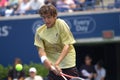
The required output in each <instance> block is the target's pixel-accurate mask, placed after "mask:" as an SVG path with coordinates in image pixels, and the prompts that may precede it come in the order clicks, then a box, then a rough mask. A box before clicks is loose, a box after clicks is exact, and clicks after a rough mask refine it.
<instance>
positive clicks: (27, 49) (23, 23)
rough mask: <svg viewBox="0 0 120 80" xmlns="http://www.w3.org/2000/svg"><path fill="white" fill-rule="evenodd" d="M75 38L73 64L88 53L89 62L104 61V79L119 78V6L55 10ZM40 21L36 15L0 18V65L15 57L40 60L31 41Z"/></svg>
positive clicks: (80, 62)
mask: <svg viewBox="0 0 120 80" xmlns="http://www.w3.org/2000/svg"><path fill="white" fill-rule="evenodd" d="M58 15H59V17H60V18H62V19H64V20H65V21H66V22H67V23H68V25H69V26H70V29H71V31H72V33H73V35H74V37H75V39H76V41H77V43H76V44H75V45H74V46H75V49H76V52H77V57H76V58H77V62H76V63H77V67H78V68H79V66H80V65H81V64H82V63H83V57H84V56H85V54H91V55H92V57H93V64H95V63H96V62H97V61H98V60H99V59H102V60H103V61H104V63H105V68H106V70H107V77H106V79H107V80H120V76H119V74H120V60H119V59H120V9H109V10H99V11H98V10H97V11H83V12H74V13H59V14H58ZM42 24H43V21H42V20H41V18H40V17H39V15H23V16H14V17H0V64H2V65H5V66H7V65H8V64H12V61H13V60H14V58H15V57H20V58H21V59H22V61H23V63H26V64H28V63H30V62H31V61H32V62H35V63H40V59H39V57H38V53H37V50H36V48H35V46H34V45H33V43H34V33H35V30H36V28H37V27H38V26H40V25H42Z"/></svg>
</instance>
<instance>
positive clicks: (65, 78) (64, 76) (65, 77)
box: [61, 72, 85, 80]
mask: <svg viewBox="0 0 120 80" xmlns="http://www.w3.org/2000/svg"><path fill="white" fill-rule="evenodd" d="M61 77H62V78H63V79H64V80H68V79H67V78H70V80H85V79H83V78H80V77H75V76H70V75H67V74H64V73H62V72H61Z"/></svg>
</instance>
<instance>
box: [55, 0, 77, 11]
mask: <svg viewBox="0 0 120 80" xmlns="http://www.w3.org/2000/svg"><path fill="white" fill-rule="evenodd" d="M57 8H58V9H60V8H66V9H68V10H70V9H75V8H76V4H75V2H74V1H73V0H58V1H57Z"/></svg>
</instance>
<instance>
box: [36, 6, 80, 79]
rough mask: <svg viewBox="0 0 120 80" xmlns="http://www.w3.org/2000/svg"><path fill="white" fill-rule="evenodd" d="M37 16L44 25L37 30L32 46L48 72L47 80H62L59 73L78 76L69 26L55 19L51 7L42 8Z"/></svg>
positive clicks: (54, 9) (55, 12)
mask: <svg viewBox="0 0 120 80" xmlns="http://www.w3.org/2000/svg"><path fill="white" fill-rule="evenodd" d="M39 14H40V16H41V17H42V18H43V21H44V23H45V24H44V25H42V26H41V27H39V28H38V29H37V31H36V34H35V42H34V45H35V46H37V49H38V53H39V56H40V58H41V62H42V63H44V65H45V67H46V68H48V69H49V70H50V71H49V74H48V79H49V80H64V79H63V78H62V77H61V76H60V73H61V72H63V73H65V74H68V75H71V76H78V73H77V69H76V67H75V66H76V64H75V61H76V59H75V58H76V53H75V49H74V47H73V44H74V43H75V40H74V38H73V35H72V33H71V31H70V29H69V26H68V25H67V23H66V22H65V21H64V20H62V19H59V18H57V10H56V8H55V7H54V6H52V5H44V6H42V7H41V8H40V10H39ZM68 80H69V79H68Z"/></svg>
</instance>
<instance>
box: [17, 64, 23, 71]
mask: <svg viewBox="0 0 120 80" xmlns="http://www.w3.org/2000/svg"><path fill="white" fill-rule="evenodd" d="M15 69H16V70H17V71H21V70H22V69H23V66H22V64H17V65H16V66H15Z"/></svg>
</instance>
